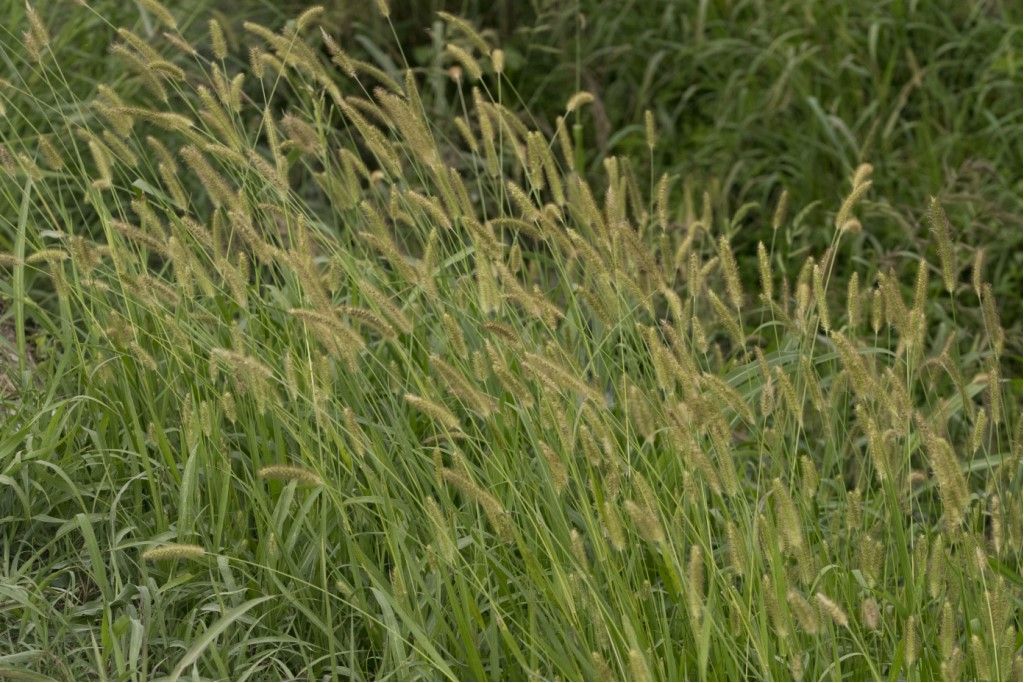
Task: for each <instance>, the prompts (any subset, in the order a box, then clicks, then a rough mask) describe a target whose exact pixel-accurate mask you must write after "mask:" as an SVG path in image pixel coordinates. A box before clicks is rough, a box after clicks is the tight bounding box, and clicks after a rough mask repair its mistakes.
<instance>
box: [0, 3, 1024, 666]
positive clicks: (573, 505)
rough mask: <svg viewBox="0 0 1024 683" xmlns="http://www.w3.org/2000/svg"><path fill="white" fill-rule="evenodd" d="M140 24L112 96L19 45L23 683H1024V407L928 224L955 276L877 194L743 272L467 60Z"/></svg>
mask: <svg viewBox="0 0 1024 683" xmlns="http://www.w3.org/2000/svg"><path fill="white" fill-rule="evenodd" d="M139 5H140V7H141V9H142V11H143V12H144V13H145V15H144V16H145V20H144V21H143V23H142V28H140V29H139V31H140V32H139V33H137V32H133V31H130V30H128V29H124V30H122V31H119V32H118V34H117V35H118V37H117V39H116V44H115V46H113V47H112V49H111V56H110V59H111V60H112V62H115V61H116V63H117V64H118V65H120V66H119V67H118V73H119V76H118V78H116V79H114V80H111V81H110V82H107V83H103V84H102V87H96V88H95V89H93V90H92V91H90V92H89V93H88V94H87V95H85V96H82V95H80V87H79V86H78V84H75V82H74V80H73V78H72V71H71V68H72V66H71V64H70V63H69V62H65V61H64V59H65V56H64V53H63V52H62V51H60V50H57V49H55V45H54V43H53V42H51V37H50V35H49V30H48V28H47V26H46V23H45V21H44V18H43V17H42V16H40V15H37V14H35V13H34V11H33V10H31V9H30V10H29V11H28V14H27V16H26V23H25V24H24V26H25V31H26V33H25V36H24V40H23V43H24V44H23V45H21V46H15V45H14V44H13V43H12V42H9V41H8V40H7V39H5V42H4V51H5V55H6V56H7V57H8V60H9V63H10V64H11V65H12V67H13V68H12V69H11V70H10V72H9V74H8V77H7V81H8V82H7V83H5V84H4V86H3V95H2V97H3V99H2V100H0V102H2V104H3V105H4V108H5V117H4V122H3V124H2V126H0V136H2V144H3V147H2V148H0V153H2V156H0V162H2V167H3V175H2V177H0V198H2V199H0V202H2V203H3V207H4V211H3V213H2V216H3V218H2V219H0V220H3V221H4V226H3V231H4V232H5V233H7V234H9V235H11V237H12V240H11V241H12V245H13V248H12V249H11V251H10V253H7V254H4V255H3V256H2V257H0V258H2V261H0V267H3V268H4V269H5V271H6V272H7V273H10V277H9V279H7V280H5V282H4V283H3V285H2V287H3V293H4V295H5V297H6V298H7V299H8V300H9V301H10V311H11V313H10V314H9V315H10V319H11V325H12V328H13V330H14V335H13V337H14V339H13V345H14V347H15V349H16V351H17V358H18V363H17V367H13V368H11V370H9V371H8V374H9V375H10V376H11V377H12V384H13V386H14V387H15V391H16V392H17V395H16V397H15V398H14V400H10V401H8V404H9V408H8V414H7V415H6V418H5V419H6V424H5V429H4V431H3V435H2V438H0V475H2V476H0V487H2V490H3V491H4V494H3V496H2V497H0V518H2V519H3V520H4V527H3V531H2V532H0V549H2V553H0V557H2V559H3V563H2V565H0V572H2V574H0V576H2V582H0V625H2V626H3V627H4V628H2V629H0V633H2V634H3V635H0V639H2V640H0V674H2V675H4V676H5V677H14V676H33V677H39V676H52V677H58V678H71V677H88V678H100V677H102V678H140V679H145V678H156V677H162V676H170V677H175V678H177V677H190V678H214V677H216V678H231V679H280V678H309V679H312V678H325V677H326V678H339V679H340V678H402V679H406V680H408V679H413V678H417V679H418V678H430V679H465V678H471V679H526V678H529V679H552V678H566V679H581V678H587V679H609V678H610V679H620V678H629V679H649V678H657V679H663V678H664V679H669V678H670V679H691V678H692V679H697V678H700V679H724V678H729V679H740V678H760V679H768V678H797V679H803V678H808V679H812V678H813V679H819V678H825V677H829V678H853V679H866V678H869V677H870V678H873V679H878V678H881V677H885V678H889V679H892V680H895V679H897V678H904V679H937V678H942V679H946V680H958V679H962V678H968V679H969V678H996V679H1019V677H1020V668H1021V658H1020V628H1021V611H1020V608H1019V607H1020V597H1021V581H1020V576H1021V561H1022V560H1021V523H1020V522H1021V496H1020V489H1021V468H1020V427H1021V422H1020V410H1019V408H1020V384H1019V381H1018V380H1017V379H1016V378H1004V377H1003V376H1002V374H1001V368H1002V364H1001V360H1000V356H1001V354H1003V353H1005V351H1006V333H1005V332H1004V331H1003V328H1002V321H1001V320H1000V310H1001V306H1000V304H1001V302H1000V301H997V300H996V294H995V293H994V290H993V289H992V287H991V285H990V284H989V280H988V276H987V272H986V263H985V260H984V259H980V258H979V259H976V258H975V253H976V249H977V246H976V245H966V244H959V243H957V242H956V241H955V237H954V235H955V234H957V233H956V232H955V231H954V230H952V229H951V224H950V222H949V219H948V218H947V217H946V215H945V211H944V208H943V203H942V201H941V198H940V199H938V200H936V201H934V202H932V203H931V204H930V205H928V206H922V207H917V210H919V211H921V212H922V213H927V214H928V215H929V216H930V221H931V230H932V234H933V235H934V242H935V251H934V253H936V254H938V256H939V259H938V260H937V261H935V262H932V261H929V260H928V259H927V258H926V257H925V255H922V254H914V253H904V254H902V255H901V256H900V258H898V259H887V260H886V261H885V262H884V263H883V262H882V261H880V260H873V259H872V258H871V256H870V255H871V254H872V248H871V241H870V236H871V231H872V224H871V221H870V220H868V219H867V218H866V217H865V216H863V214H862V211H861V210H862V208H863V203H864V201H865V200H866V199H867V198H869V197H872V196H874V193H875V192H876V190H875V189H874V187H873V185H872V183H873V180H872V177H873V168H872V167H871V166H870V165H869V164H861V165H860V166H858V167H856V168H855V170H854V172H853V173H852V174H851V175H850V178H849V179H848V180H847V181H845V184H844V186H843V187H837V188H834V192H833V193H832V194H833V195H834V196H836V197H839V198H840V200H839V201H837V202H835V203H834V204H833V205H832V208H831V211H830V215H829V226H830V227H829V235H830V241H829V244H828V247H827V249H825V250H824V251H823V252H822V253H818V254H815V255H808V254H807V253H806V251H805V250H804V249H802V248H801V247H799V246H794V245H793V236H792V235H791V234H790V230H791V229H792V227H793V226H794V224H795V223H794V218H793V216H794V215H797V214H798V213H799V211H800V210H801V209H802V207H801V206H799V205H797V206H794V207H792V208H791V209H790V208H787V206H786V205H785V203H784V202H780V204H779V205H768V206H763V207H760V208H761V214H760V215H763V216H765V220H764V223H765V226H764V227H765V228H768V230H767V232H766V234H767V235H768V238H767V239H766V240H763V241H761V243H759V244H757V245H755V248H752V249H751V250H750V251H749V253H742V252H738V249H737V247H735V246H734V240H733V239H731V235H732V233H733V232H734V230H735V228H736V227H737V226H738V225H739V224H740V223H741V221H742V218H743V217H742V216H729V215H721V213H720V212H716V210H715V206H714V203H713V202H712V200H711V197H710V194H708V193H705V192H704V191H703V190H702V189H701V188H700V187H697V186H695V185H693V184H692V183H681V182H679V181H678V179H676V178H674V177H672V176H669V175H663V172H662V169H661V168H660V167H659V165H658V163H656V160H657V159H658V157H659V149H660V146H659V145H661V144H663V143H661V142H659V141H658V139H659V138H661V137H663V136H662V135H661V131H659V130H657V120H656V118H655V117H653V116H652V117H647V121H646V128H647V133H646V135H645V138H646V140H647V141H648V143H649V148H648V149H646V152H647V153H646V154H636V155H630V156H613V155H603V156H599V157H598V158H597V159H596V160H594V161H593V162H592V163H590V164H589V166H592V167H594V168H595V169H597V170H598V171H599V173H589V172H588V163H587V162H588V160H590V159H593V151H592V150H587V149H584V147H583V144H582V143H583V141H584V140H585V139H586V137H585V136H586V126H587V125H589V124H588V121H589V119H588V118H587V111H588V107H593V106H594V105H595V103H596V100H595V98H594V97H593V94H592V93H589V92H587V91H581V92H579V93H577V94H576V95H573V96H572V97H571V98H569V100H568V102H567V103H566V106H565V108H564V111H563V112H562V115H561V116H560V117H558V118H557V120H555V121H547V122H542V123H538V124H535V123H534V121H533V120H532V119H530V118H529V117H527V116H524V115H522V114H521V113H520V112H518V108H517V107H516V106H515V102H517V101H518V100H517V99H516V98H515V97H514V95H515V92H516V91H515V86H514V84H513V83H512V82H510V81H509V80H508V79H507V78H506V77H505V76H504V67H505V64H506V62H505V53H503V52H502V51H501V50H500V46H498V45H496V44H495V43H494V42H493V38H492V37H491V34H488V33H484V34H481V33H480V31H479V30H478V29H477V28H476V27H474V26H473V25H472V24H471V23H470V22H467V21H465V20H461V19H458V18H456V17H452V16H447V15H446V16H442V17H440V18H439V24H438V31H439V34H438V35H437V39H436V41H435V42H436V46H437V47H436V50H437V52H436V54H435V55H434V59H433V60H431V64H433V65H434V66H432V67H429V68H416V69H412V68H397V69H393V70H388V69H384V68H381V66H379V65H377V64H372V63H368V62H365V61H361V60H360V59H359V58H358V57H357V56H356V55H354V54H351V53H350V51H346V47H347V45H346V41H345V40H344V39H342V38H341V37H340V36H334V35H331V33H330V32H328V31H326V30H322V27H321V26H320V25H319V22H320V19H321V16H322V15H321V12H320V11H319V10H318V9H317V8H311V9H308V10H306V11H304V12H303V13H302V14H301V15H299V16H297V17H295V18H294V19H292V20H290V21H288V22H287V23H285V24H284V25H283V26H273V27H269V26H264V25H260V24H256V23H246V24H245V25H244V36H243V37H240V38H239V39H238V40H232V41H227V40H225V38H224V35H223V27H222V26H221V25H220V24H219V22H214V23H207V22H206V21H205V20H204V21H197V22H195V23H191V24H190V23H187V22H186V21H185V20H184V18H183V17H178V13H177V12H176V11H175V12H169V11H168V10H167V9H166V8H165V7H164V6H163V5H161V4H160V3H158V2H155V1H153V0H146V1H145V2H140V3H139ZM378 5H379V6H380V8H381V9H382V13H383V14H384V17H385V19H386V18H387V14H388V12H387V4H386V3H385V2H379V3H378ZM74 11H75V12H76V13H82V14H83V16H92V17H93V20H96V16H95V15H89V14H88V12H89V10H88V9H75V10H74ZM101 19H102V17H100V20H101ZM238 43H241V44H238ZM40 112H43V115H42V116H41V115H40ZM441 112H445V113H446V115H444V116H442V115H439V114H440V113H441ZM528 120H529V121H530V122H529V123H527V122H526V121H528ZM534 125H537V128H538V129H536V130H535V129H534V128H533V127H532V126H534ZM637 125H640V126H641V127H644V126H645V121H644V118H643V117H641V120H640V121H638V122H637ZM829 199H830V198H824V199H823V201H828V200H829ZM853 254H856V255H858V258H857V259H852V258H851V255H853ZM751 262H752V263H757V264H758V269H757V275H756V276H751V275H749V274H747V273H745V272H743V271H742V270H741V265H745V264H746V263H751ZM788 273H794V274H795V276H794V277H790V276H789V275H788ZM847 273H849V276H847ZM758 279H759V280H760V289H759V291H755V290H754V289H752V287H751V284H750V283H751V282H753V281H755V280H758ZM5 315H7V314H5Z"/></svg>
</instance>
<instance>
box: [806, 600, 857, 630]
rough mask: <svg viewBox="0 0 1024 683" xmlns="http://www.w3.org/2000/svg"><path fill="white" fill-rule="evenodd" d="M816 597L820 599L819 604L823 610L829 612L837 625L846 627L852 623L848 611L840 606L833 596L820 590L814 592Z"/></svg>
mask: <svg viewBox="0 0 1024 683" xmlns="http://www.w3.org/2000/svg"><path fill="white" fill-rule="evenodd" d="M814 599H815V600H817V601H818V606H819V607H821V609H822V611H823V612H825V614H827V615H828V616H829V617H830V618H831V619H832V621H833V622H835V624H836V626H840V627H842V628H846V627H847V626H849V625H850V620H849V619H848V618H847V616H846V612H844V611H843V608H842V607H840V606H839V605H838V604H836V603H835V601H833V600H832V598H830V597H828V596H827V595H825V594H824V593H821V592H818V593H815V594H814Z"/></svg>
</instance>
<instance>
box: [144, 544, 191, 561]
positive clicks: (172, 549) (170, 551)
mask: <svg viewBox="0 0 1024 683" xmlns="http://www.w3.org/2000/svg"><path fill="white" fill-rule="evenodd" d="M205 554H206V549H205V548H203V547H202V546H199V545H192V544H188V543H165V544H163V545H159V546H157V547H155V548H150V549H149V550H147V551H145V552H143V553H142V559H143V560H145V561H146V562H166V561H168V560H197V559H199V558H200V557H202V556H203V555H205Z"/></svg>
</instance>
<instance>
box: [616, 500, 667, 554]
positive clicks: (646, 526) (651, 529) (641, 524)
mask: <svg viewBox="0 0 1024 683" xmlns="http://www.w3.org/2000/svg"><path fill="white" fill-rule="evenodd" d="M625 508H626V513H627V514H628V515H629V517H630V519H632V520H633V524H635V525H636V528H637V531H639V532H640V535H641V536H642V537H643V538H644V540H646V541H649V542H651V543H654V544H655V545H661V544H662V543H664V542H665V530H664V529H663V528H662V526H661V521H660V520H659V519H658V514H657V513H656V512H655V511H654V510H652V509H651V508H650V507H648V506H647V505H646V504H645V505H642V506H641V505H638V504H637V503H635V502H633V501H631V500H627V501H626V503H625Z"/></svg>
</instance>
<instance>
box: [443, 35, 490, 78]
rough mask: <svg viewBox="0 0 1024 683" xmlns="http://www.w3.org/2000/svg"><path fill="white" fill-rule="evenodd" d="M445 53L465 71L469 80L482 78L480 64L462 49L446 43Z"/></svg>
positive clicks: (482, 73)
mask: <svg viewBox="0 0 1024 683" xmlns="http://www.w3.org/2000/svg"><path fill="white" fill-rule="evenodd" d="M444 51H445V53H446V54H447V55H448V56H449V57H451V58H452V59H454V60H455V61H456V62H458V63H459V65H460V66H462V68H463V69H465V71H466V74H467V75H468V76H469V77H470V79H472V80H474V81H479V80H480V79H481V78H483V76H484V72H483V69H481V68H480V62H478V61H476V58H475V57H474V56H473V55H471V54H470V53H469V52H468V51H466V50H464V49H462V48H461V47H459V46H458V45H455V44H454V43H448V44H447V45H445V46H444Z"/></svg>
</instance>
